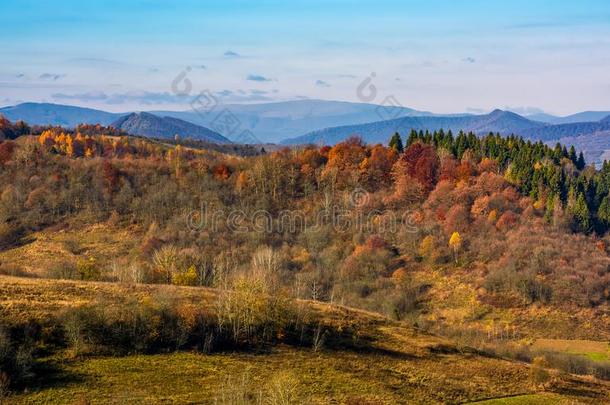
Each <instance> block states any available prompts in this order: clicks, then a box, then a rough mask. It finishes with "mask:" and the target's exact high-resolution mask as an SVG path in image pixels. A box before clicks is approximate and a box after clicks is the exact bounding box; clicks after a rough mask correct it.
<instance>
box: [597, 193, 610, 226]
mask: <svg viewBox="0 0 610 405" xmlns="http://www.w3.org/2000/svg"><path fill="white" fill-rule="evenodd" d="M597 219H598V220H599V222H600V225H602V226H603V228H604V229H603V230H606V229H608V227H610V202H609V201H608V196H605V197H604V199H603V200H602V203H601V204H600V205H599V208H598V210H597Z"/></svg>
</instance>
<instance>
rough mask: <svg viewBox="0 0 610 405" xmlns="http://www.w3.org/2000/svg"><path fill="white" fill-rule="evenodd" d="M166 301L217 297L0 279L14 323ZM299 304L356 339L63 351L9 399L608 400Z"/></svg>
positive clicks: (371, 321) (337, 310) (392, 325)
mask: <svg viewBox="0 0 610 405" xmlns="http://www.w3.org/2000/svg"><path fill="white" fill-rule="evenodd" d="M168 296H171V297H172V299H173V300H174V301H173V302H174V304H172V305H178V306H179V305H183V306H185V305H194V306H196V307H199V308H206V307H207V308H209V309H212V310H213V308H214V307H215V304H214V302H215V301H216V300H218V299H219V296H221V292H219V291H216V290H210V289H201V288H196V289H194V288H184V287H182V288H181V287H167V286H165V287H164V286H126V285H116V284H107V283H83V282H80V283H79V282H72V281H50V280H28V279H20V278H13V277H6V276H0V305H1V307H2V308H3V316H4V317H5V319H19V320H20V321H21V322H26V321H27V320H28V319H29V320H31V322H39V320H41V319H49V318H52V317H54V316H56V314H58V313H65V312H66V311H70V310H71V309H72V308H77V307H79V306H80V307H82V306H87V305H90V304H91V303H94V302H95V303H98V304H105V305H110V306H113V307H115V306H116V307H121V306H125V305H129V302H133V301H134V300H135V301H139V302H148V301H151V300H152V301H153V302H154V301H157V300H159V298H161V299H164V298H162V297H168ZM302 305H304V308H309V309H310V310H311V311H313V313H314V315H313V316H314V317H316V318H319V322H320V324H321V325H324V328H326V329H327V330H328V331H331V330H335V329H336V330H339V329H344V330H346V331H348V330H349V331H352V332H349V333H354V332H355V331H357V335H354V336H353V337H351V336H350V335H349V333H348V334H344V337H343V338H342V339H343V340H341V339H340V340H332V339H330V335H329V337H328V338H327V341H326V342H325V343H323V344H322V345H321V347H320V348H319V349H317V350H313V349H312V348H310V347H294V346H291V345H287V344H279V345H276V346H274V347H269V348H267V349H266V350H264V351H263V352H256V351H235V352H215V353H211V354H197V353H193V352H188V351H187V352H183V353H180V352H175V353H171V354H155V355H128V356H120V357H116V356H115V357H108V356H81V357H76V358H74V357H70V355H69V352H62V351H60V352H59V353H55V354H53V355H50V356H48V357H43V358H41V359H40V360H39V361H40V364H39V365H38V366H35V368H34V370H37V372H41V370H47V371H46V374H44V375H40V376H39V377H38V378H37V379H35V380H34V381H33V382H32V383H31V384H30V388H29V389H28V391H27V392H22V393H16V394H15V395H13V396H11V397H9V398H8V401H7V403H31V402H49V401H50V402H53V403H72V402H73V401H74V399H77V400H79V401H87V402H90V403H101V402H105V401H107V400H108V399H109V398H112V400H114V401H117V400H119V401H120V400H121V399H127V398H129V400H130V402H131V403H167V402H182V403H184V402H212V401H214V400H216V401H218V400H220V401H221V402H228V403H235V401H236V400H238V398H240V397H241V398H244V397H250V398H256V397H257V396H258V395H262V396H263V397H266V398H269V397H273V396H274V395H278V396H288V398H292V400H291V402H292V401H295V402H307V403H314V404H318V403H319V404H322V403H328V402H331V401H336V402H339V403H363V402H365V403H380V404H386V403H387V404H394V403H407V402H409V403H412V402H417V403H447V402H451V403H463V402H470V401H477V400H482V399H486V400H489V399H491V398H495V397H498V398H503V397H506V396H517V397H520V398H523V399H524V400H534V399H536V400H541V401H543V400H546V401H549V400H553V401H556V402H560V401H565V402H569V401H579V402H580V403H595V402H599V401H600V400H603V399H604V398H607V395H608V393H609V392H610V387H609V386H608V385H607V384H604V383H600V382H596V381H590V380H585V379H583V378H578V377H573V376H569V375H559V374H556V375H555V376H554V377H553V382H552V384H549V385H548V386H547V388H546V389H544V390H540V389H539V388H537V387H535V386H532V384H531V379H530V376H529V375H530V372H529V369H528V367H527V366H526V365H524V364H523V363H520V362H510V361H506V360H501V359H495V358H490V357H486V356H480V355H477V354H475V353H473V352H472V351H469V350H464V349H463V348H459V347H457V346H455V345H454V344H453V343H451V341H448V340H447V339H443V338H439V337H435V336H432V335H428V334H425V333H421V332H418V331H416V330H414V329H412V328H409V327H406V326H405V325H403V324H401V323H398V322H393V321H390V320H387V319H385V318H383V317H379V316H377V315H374V314H370V313H367V312H363V311H358V310H353V309H349V308H343V307H339V306H332V305H327V304H321V303H315V302H303V303H302ZM356 336H357V337H356ZM371 364H375V367H370V365H371ZM465 375H470V376H472V377H471V378H473V379H474V381H473V380H472V379H470V380H469V379H464V376H465ZM475 381H476V382H475ZM194 386H197V387H198V388H197V389H193V388H194Z"/></svg>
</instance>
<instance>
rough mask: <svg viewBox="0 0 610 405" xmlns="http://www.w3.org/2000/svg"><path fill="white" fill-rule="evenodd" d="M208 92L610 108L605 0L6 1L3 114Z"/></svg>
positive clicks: (139, 103) (531, 108)
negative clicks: (33, 105)
mask: <svg viewBox="0 0 610 405" xmlns="http://www.w3.org/2000/svg"><path fill="white" fill-rule="evenodd" d="M201 92H206V94H209V93H212V94H214V95H216V97H218V98H220V99H221V101H222V102H225V103H260V102H271V101H283V100H295V99H304V98H312V99H326V100H343V101H353V102H370V103H375V104H388V103H392V104H394V105H402V106H404V107H410V108H415V109H418V110H425V111H432V112H436V113H458V112H470V113H484V112H488V111H491V110H493V109H495V108H502V109H510V110H512V111H515V112H518V113H522V114H532V113H538V112H543V111H544V112H547V113H552V114H556V115H567V114H571V113H575V112H579V111H585V110H610V1H607V0H581V1H563V0H553V1H550V0H527V1H523V0H513V1H499V0H496V1H490V0H487V1H478V0H477V1H475V0H463V1H455V0H427V1H419V0H417V1H415V0H411V1H410V0H402V1H399V0H376V1H368V0H363V1H355V0H354V1H347V0H324V1H323V0H290V1H287V0H271V1H268V0H259V1H246V0H218V1H217V0H199V1H196V0H176V1H161V0H137V1H136V0H134V1H130V0H122V1H118V0H105V1H99V0H87V1H84V0H78V1H74V0H62V1H50V0H49V1H45V0H38V1H36V0H19V1H18V0H2V1H0V106H6V105H13V104H17V103H20V102H26V101H35V102H52V103H59V104H70V105H79V106H87V107H92V108H99V109H103V110H107V111H116V112H124V111H132V110H159V109H172V110H186V109H188V108H189V104H190V102H191V100H192V99H193V97H196V96H197V95H198V94H200V93H201ZM208 92H209V93H208Z"/></svg>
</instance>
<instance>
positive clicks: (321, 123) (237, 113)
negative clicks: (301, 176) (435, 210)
mask: <svg viewBox="0 0 610 405" xmlns="http://www.w3.org/2000/svg"><path fill="white" fill-rule="evenodd" d="M192 107H193V108H191V109H188V110H186V111H149V112H150V113H152V114H155V115H158V116H162V117H174V118H178V119H181V120H184V121H188V122H190V123H193V124H196V125H200V126H204V127H207V128H211V129H214V130H216V131H217V132H220V133H222V134H223V135H224V136H226V137H227V138H230V139H231V140H233V141H235V142H239V143H261V142H279V141H280V140H282V139H286V138H290V137H295V136H299V135H303V134H305V133H308V132H311V131H314V130H317V129H322V128H328V127H333V126H339V125H348V124H363V123H367V122H374V121H380V120H384V119H391V118H398V117H402V116H430V115H434V114H432V113H430V112H426V111H417V110H414V109H411V108H406V107H400V106H379V105H375V104H366V103H349V102H343V101H326V100H296V101H283V102H274V103H264V104H245V105H242V104H222V102H221V100H216V101H214V102H213V103H212V107H213V108H212V107H210V108H209V109H204V108H203V107H202V106H200V105H198V104H197V103H196V102H195V103H193V105H192ZM185 108H186V107H185ZM0 113H2V114H4V115H5V116H6V117H7V118H8V119H9V120H11V121H16V120H20V119H21V120H24V121H26V122H28V123H30V124H39V125H46V124H52V125H62V126H65V127H75V126H76V125H78V124H81V123H88V124H97V123H99V124H103V125H108V124H110V123H112V122H114V121H116V120H117V119H118V118H119V117H121V116H123V115H125V114H128V112H126V113H120V114H116V113H109V112H105V111H99V110H94V109H90V108H82V107H75V106H67V105H60V104H47V103H23V104H19V105H17V106H13V107H5V108H1V109H0ZM228 118H230V121H231V124H232V125H225V124H226V122H229V119H228ZM221 127H222V129H221Z"/></svg>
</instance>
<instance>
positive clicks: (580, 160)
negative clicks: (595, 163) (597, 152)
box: [576, 151, 586, 170]
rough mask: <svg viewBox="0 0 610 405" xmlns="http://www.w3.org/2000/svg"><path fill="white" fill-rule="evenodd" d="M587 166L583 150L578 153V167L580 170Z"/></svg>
mask: <svg viewBox="0 0 610 405" xmlns="http://www.w3.org/2000/svg"><path fill="white" fill-rule="evenodd" d="M585 166H586V163H585V156H584V155H583V154H582V151H581V152H580V154H579V155H578V160H577V161H576V168H577V169H578V170H582V169H584V168H585Z"/></svg>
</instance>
